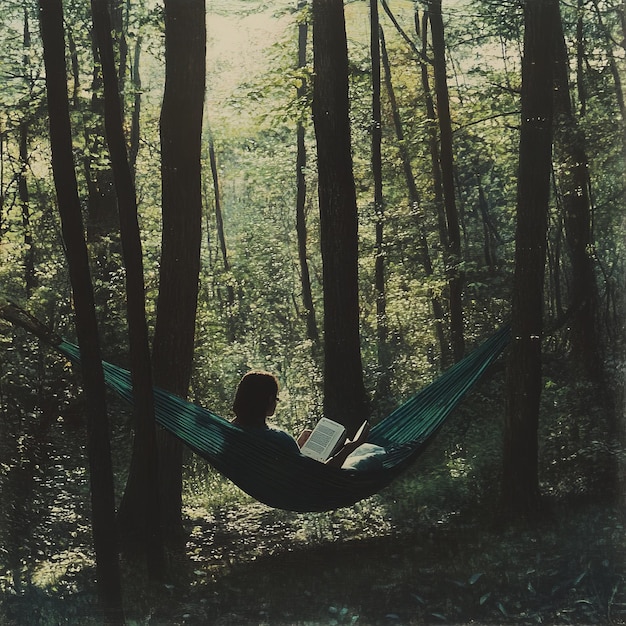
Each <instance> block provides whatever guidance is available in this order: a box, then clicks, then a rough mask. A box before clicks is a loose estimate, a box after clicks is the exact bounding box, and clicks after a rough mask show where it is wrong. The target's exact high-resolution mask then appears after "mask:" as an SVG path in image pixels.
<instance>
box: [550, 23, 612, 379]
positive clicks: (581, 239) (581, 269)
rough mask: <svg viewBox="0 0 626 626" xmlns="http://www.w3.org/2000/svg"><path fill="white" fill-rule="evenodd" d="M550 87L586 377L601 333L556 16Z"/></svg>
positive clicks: (586, 206) (575, 335) (577, 132)
mask: <svg viewBox="0 0 626 626" xmlns="http://www.w3.org/2000/svg"><path fill="white" fill-rule="evenodd" d="M555 27H556V28H557V30H556V32H555V34H554V39H555V45H556V64H555V72H556V76H555V78H556V89H555V91H554V94H555V114H556V116H557V119H556V124H555V151H556V153H557V155H559V156H560V164H559V168H558V175H557V181H558V182H559V183H560V187H561V194H562V201H563V220H564V225H565V238H566V242H567V245H568V248H569V253H570V259H571V263H572V275H571V276H572V278H571V283H570V284H571V287H570V298H569V302H570V308H571V310H572V312H573V313H572V318H571V323H570V333H569V336H570V341H571V356H572V358H573V359H574V361H575V362H577V363H578V365H579V368H580V369H581V370H583V371H584V372H585V373H586V375H587V376H588V378H589V380H593V381H595V382H596V383H599V382H601V381H602V380H603V376H602V356H601V351H600V348H601V345H602V341H601V336H600V332H599V327H598V306H599V294H598V285H597V282H596V277H595V271H594V262H593V258H592V250H593V236H592V230H591V223H592V216H591V199H590V193H589V188H590V180H589V171H588V163H589V159H588V157H587V150H586V146H585V143H586V142H585V136H584V132H583V131H582V129H581V128H580V127H579V125H578V121H577V119H576V116H575V114H574V109H573V106H572V101H571V97H570V89H569V79H568V67H569V64H568V59H567V48H566V44H565V38H564V35H563V25H562V21H561V19H560V16H559V19H558V21H557V23H556V24H555Z"/></svg>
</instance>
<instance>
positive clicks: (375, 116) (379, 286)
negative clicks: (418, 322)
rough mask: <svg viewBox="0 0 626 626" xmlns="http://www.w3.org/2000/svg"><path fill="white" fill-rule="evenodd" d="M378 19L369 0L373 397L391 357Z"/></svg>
mask: <svg viewBox="0 0 626 626" xmlns="http://www.w3.org/2000/svg"><path fill="white" fill-rule="evenodd" d="M380 54H381V52H380V20H379V16H378V0H370V56H371V59H372V130H371V133H372V179H373V182H374V215H375V220H376V248H375V249H376V260H375V266H374V271H375V277H374V285H375V289H376V339H377V348H378V370H379V374H378V382H377V387H376V395H377V396H378V397H380V398H385V397H387V395H388V394H389V385H390V375H391V373H390V371H389V369H390V362H391V360H390V355H389V345H388V334H389V333H388V324H387V295H386V292H385V286H386V280H385V265H386V263H385V257H386V252H385V232H384V231H385V204H384V196H383V162H382V117H381V110H380V83H381V75H380V74H381V72H380Z"/></svg>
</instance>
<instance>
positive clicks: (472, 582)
mask: <svg viewBox="0 0 626 626" xmlns="http://www.w3.org/2000/svg"><path fill="white" fill-rule="evenodd" d="M482 577H483V574H482V572H480V573H478V574H473V575H472V576H471V577H470V579H469V580H468V581H467V582H468V583H469V584H470V585H475V584H476V583H477V582H478V581H479V580H480V579H481V578H482Z"/></svg>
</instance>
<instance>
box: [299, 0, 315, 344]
mask: <svg viewBox="0 0 626 626" xmlns="http://www.w3.org/2000/svg"><path fill="white" fill-rule="evenodd" d="M305 7H306V0H300V3H299V5H298V8H299V10H300V11H304V9H305ZM308 31H309V25H308V23H307V22H306V21H302V22H300V24H299V25H298V67H299V68H304V67H306V46H307V39H308ZM306 90H307V86H306V84H305V83H304V81H302V84H301V85H300V87H298V98H300V99H303V98H304V97H305V96H306ZM304 139H305V134H304V124H303V123H302V121H301V120H298V127H297V130H296V150H297V154H296V234H297V237H298V260H299V262H300V284H301V285H302V301H303V303H304V309H305V315H306V334H307V338H308V339H309V340H310V341H311V342H312V343H313V347H314V351H316V349H317V347H318V344H319V331H318V328H317V321H316V319H315V309H314V307H313V292H312V290H311V275H310V272H309V263H308V258H307V257H308V255H307V226H306V174H305V169H306V164H307V161H306V159H307V154H306V144H305V141H304Z"/></svg>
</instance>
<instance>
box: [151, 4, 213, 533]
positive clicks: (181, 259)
mask: <svg viewBox="0 0 626 626" xmlns="http://www.w3.org/2000/svg"><path fill="white" fill-rule="evenodd" d="M205 14H206V10H205V2H204V0H166V2H165V93H164V96H163V105H162V109H161V177H162V197H163V200H162V201H163V207H162V211H163V233H162V249H161V267H160V274H159V299H158V301H157V319H156V328H155V335H154V352H153V362H154V380H155V384H157V385H158V386H160V387H162V388H164V389H167V390H168V391H171V392H173V393H176V394H178V395H179V396H181V397H186V395H187V393H188V389H189V382H190V379H191V370H192V364H193V351H194V337H195V322H196V308H197V302H198V276H199V272H200V243H201V236H202V187H201V175H202V172H201V139H202V114H203V107H204V91H205V74H206V71H205V64H206V23H205V20H206V15H205ZM159 451H160V461H161V478H160V483H161V506H162V516H163V524H164V529H165V531H166V533H167V535H168V536H169V537H172V538H175V537H177V536H179V537H180V536H181V533H182V522H181V507H182V461H183V450H182V445H181V444H180V442H178V440H176V439H175V438H174V437H172V436H171V435H169V434H167V433H165V432H163V433H160V434H159Z"/></svg>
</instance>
